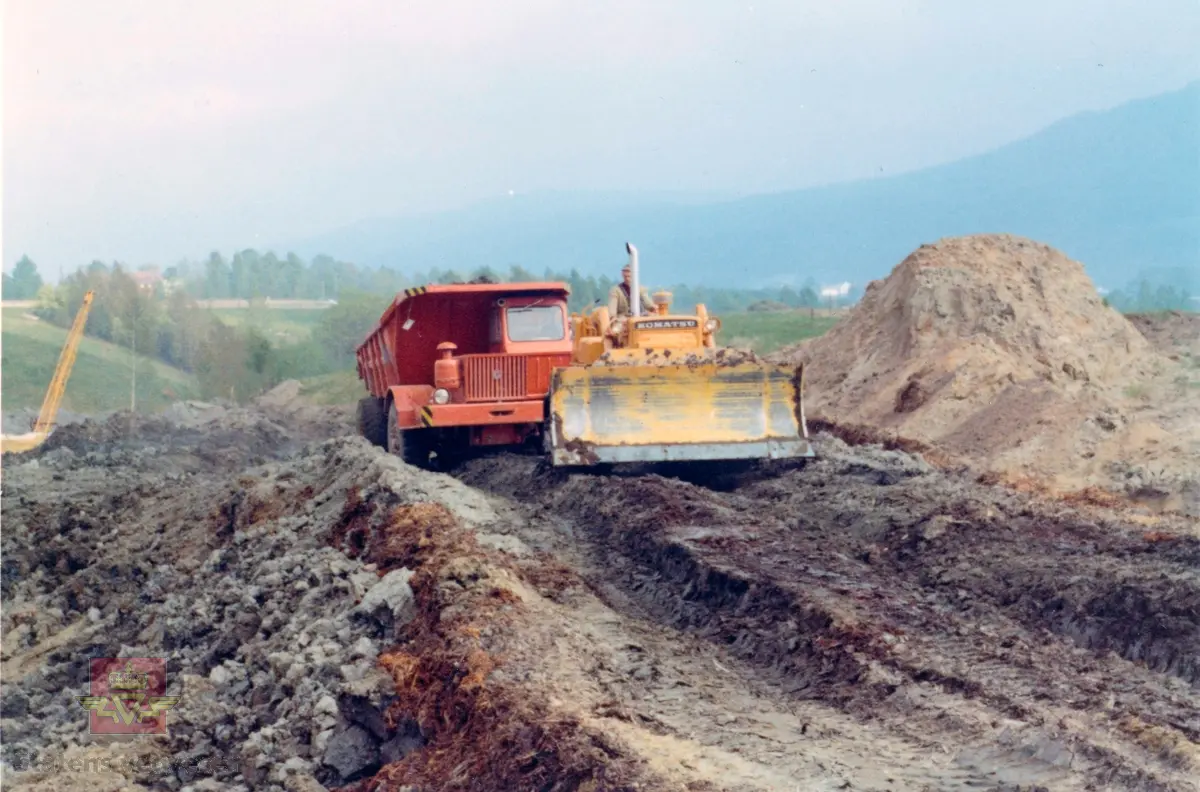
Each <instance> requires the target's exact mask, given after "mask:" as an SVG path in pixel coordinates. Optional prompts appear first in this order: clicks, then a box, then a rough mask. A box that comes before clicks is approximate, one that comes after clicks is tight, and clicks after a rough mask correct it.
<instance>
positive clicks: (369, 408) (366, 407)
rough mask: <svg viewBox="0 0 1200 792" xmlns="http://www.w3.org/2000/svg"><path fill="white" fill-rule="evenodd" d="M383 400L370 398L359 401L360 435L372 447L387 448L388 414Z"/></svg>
mask: <svg viewBox="0 0 1200 792" xmlns="http://www.w3.org/2000/svg"><path fill="white" fill-rule="evenodd" d="M385 404H386V403H385V402H384V400H383V399H376V398H375V397H374V396H368V397H367V398H365V399H359V401H358V433H359V434H360V435H362V436H363V437H365V438H366V439H367V441H368V442H369V443H370V444H371V445H377V446H379V447H380V448H387V431H388V425H387V413H385V412H384V410H386V409H387V408H386V406H385Z"/></svg>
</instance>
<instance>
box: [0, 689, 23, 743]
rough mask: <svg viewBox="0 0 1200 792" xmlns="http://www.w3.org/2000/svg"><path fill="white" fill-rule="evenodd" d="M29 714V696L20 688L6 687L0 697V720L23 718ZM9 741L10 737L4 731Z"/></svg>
mask: <svg viewBox="0 0 1200 792" xmlns="http://www.w3.org/2000/svg"><path fill="white" fill-rule="evenodd" d="M28 712H29V696H28V695H27V694H26V693H25V691H23V690H21V689H20V688H17V687H13V686H12V685H6V686H5V688H4V694H3V695H2V696H0V718H6V719H7V718H23V717H25V715H26V714H27V713H28ZM5 736H6V737H8V739H9V740H11V739H12V737H11V736H10V735H9V734H8V733H7V730H5Z"/></svg>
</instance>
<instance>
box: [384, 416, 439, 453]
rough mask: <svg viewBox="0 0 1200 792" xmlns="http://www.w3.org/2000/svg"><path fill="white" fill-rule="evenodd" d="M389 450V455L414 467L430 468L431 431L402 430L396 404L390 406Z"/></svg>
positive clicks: (388, 417)
mask: <svg viewBox="0 0 1200 792" xmlns="http://www.w3.org/2000/svg"><path fill="white" fill-rule="evenodd" d="M387 450H388V453H389V454H395V455H396V456H398V457H400V458H401V459H403V460H404V461H405V462H407V463H408V464H410V465H412V466H414V467H419V468H428V467H429V452H430V450H431V439H430V436H429V430H428V429H401V428H400V421H399V416H397V414H396V405H395V404H390V405H388V411H387Z"/></svg>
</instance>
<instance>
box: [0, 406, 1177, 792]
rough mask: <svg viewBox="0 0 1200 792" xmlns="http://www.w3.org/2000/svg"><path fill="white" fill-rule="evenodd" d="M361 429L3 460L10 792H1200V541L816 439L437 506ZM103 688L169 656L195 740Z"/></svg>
mask: <svg viewBox="0 0 1200 792" xmlns="http://www.w3.org/2000/svg"><path fill="white" fill-rule="evenodd" d="M350 424H351V420H350V417H349V415H347V414H345V413H341V412H337V413H331V412H329V411H328V410H314V409H313V408H308V407H305V406H304V405H302V404H301V403H299V401H298V399H297V398H296V392H295V389H294V387H291V389H290V390H289V389H288V388H283V389H281V390H278V391H276V392H273V393H272V394H268V396H267V397H265V398H264V399H262V400H261V401H260V402H259V403H258V404H257V405H254V406H252V407H250V408H246V409H237V408H230V407H228V406H222V405H199V404H192V405H181V406H178V407H177V408H175V409H173V411H172V412H171V413H170V414H169V415H166V416H161V417H158V418H154V419H140V420H132V421H131V420H130V419H129V418H128V417H127V416H115V417H112V418H109V419H107V420H106V421H104V422H100V423H89V422H85V423H82V424H78V425H74V426H69V427H63V428H62V429H60V430H59V431H58V432H56V433H55V435H54V437H53V438H52V439H51V441H50V442H48V443H47V444H46V446H45V447H43V448H42V449H39V450H37V451H34V452H31V453H28V454H22V455H17V456H13V457H9V458H7V459H5V461H4V471H3V475H4V480H3V502H2V507H0V508H2V517H3V528H4V531H3V547H2V550H3V567H2V586H3V588H2V594H3V599H4V613H3V625H2V626H3V630H4V635H3V656H2V661H3V669H2V670H3V674H2V680H0V684H2V688H0V704H2V706H0V738H2V741H0V758H2V759H3V763H4V764H3V768H2V769H3V771H4V783H5V785H6V787H8V788H12V789H17V790H46V791H47V792H49V790H60V789H62V790H76V789H78V790H83V789H110V790H119V789H128V790H140V789H169V790H196V791H197V792H199V791H200V790H249V789H270V790H281V789H284V790H305V791H307V792H311V791H312V790H320V789H345V790H355V791H356V792H367V790H372V791H373V790H399V789H411V790H442V789H455V790H509V789H512V790H534V789H537V790H575V789H580V790H607V789H620V790H633V789H639V790H795V789H805V790H808V789H877V790H902V789H938V790H940V789H972V790H979V789H985V790H987V789H995V790H1001V789H1003V790H1016V789H1054V790H1057V789H1133V790H1196V789H1200V538H1197V536H1195V535H1194V526H1193V525H1192V524H1190V523H1189V522H1188V521H1186V520H1185V519H1184V518H1182V517H1177V516H1171V515H1162V514H1152V513H1150V512H1148V511H1147V512H1136V511H1133V510H1132V509H1130V508H1129V507H1127V506H1122V505H1119V504H1116V503H1114V502H1110V501H1108V500H1105V499H1103V498H1101V497H1099V496H1096V497H1093V498H1081V499H1077V500H1076V501H1072V502H1067V501H1064V500H1061V499H1057V500H1056V499H1049V498H1045V497H1041V496H1036V495H1033V494H1028V493H1021V492H1016V491H1014V490H1012V489H1009V488H1002V487H998V486H992V485H988V484H985V483H981V482H980V481H979V480H978V478H977V477H976V476H975V475H974V474H970V473H967V472H965V471H946V470H943V469H938V468H935V467H932V466H931V465H930V464H928V463H927V462H926V461H925V460H924V459H922V458H921V456H919V455H916V454H912V453H907V452H904V451H900V450H888V449H886V448H884V447H882V446H879V445H848V444H847V443H846V442H844V441H843V440H841V439H838V438H837V437H835V436H834V435H833V434H830V433H825V432H823V433H821V434H819V435H818V436H817V438H816V448H817V452H818V455H819V456H818V459H817V460H815V461H811V462H809V463H807V464H801V463H794V464H777V465H745V466H741V467H731V466H721V467H720V468H719V469H717V472H714V469H712V468H703V467H691V466H679V467H676V468H673V469H662V468H660V469H657V470H654V471H650V470H642V469H636V468H631V469H624V470H616V471H603V472H591V473H578V472H574V473H564V472H561V471H556V470H551V469H548V468H546V467H545V466H544V464H543V463H541V462H540V461H539V460H538V459H537V458H534V457H529V456H516V455H496V456H491V457H487V458H480V459H476V460H473V461H470V462H467V463H465V464H463V465H462V466H461V467H460V468H459V469H457V470H455V471H453V472H452V474H440V473H430V472H425V471H420V470H416V469H414V468H412V467H409V466H407V465H405V464H404V463H403V462H401V461H400V460H398V459H396V458H394V457H391V456H388V455H387V454H386V453H384V452H383V451H382V450H380V449H378V448H375V447H372V446H370V445H369V444H368V443H367V442H366V441H365V440H362V439H361V438H357V437H352V436H349V435H350V434H351V432H352V429H351V425H350ZM831 428H833V427H831ZM842 434H843V435H846V433H845V432H843V433H842ZM846 436H848V435H846ZM91 657H163V658H165V659H166V663H167V674H168V682H167V686H168V693H169V694H171V695H179V696H181V700H180V703H179V704H178V705H177V707H176V708H175V709H173V710H172V711H171V713H170V715H169V724H170V733H169V734H168V735H166V736H162V737H153V738H138V739H136V740H131V741H130V740H126V741H122V740H116V739H113V738H108V739H107V740H105V739H103V738H93V737H89V735H88V733H87V720H86V712H85V711H84V710H83V709H82V708H81V707H80V706H79V704H78V702H77V701H76V699H75V698H74V697H76V696H81V695H85V694H87V693H88V659H89V658H91Z"/></svg>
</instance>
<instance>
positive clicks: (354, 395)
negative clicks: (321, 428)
mask: <svg viewBox="0 0 1200 792" xmlns="http://www.w3.org/2000/svg"><path fill="white" fill-rule="evenodd" d="M300 386H301V387H300V395H301V396H303V397H304V399H305V400H306V401H309V402H311V403H313V404H319V405H324V406H332V405H338V404H353V403H354V402H356V401H358V400H359V399H361V398H363V397H364V396H367V395H368V393H367V386H366V384H365V383H364V382H363V381H362V380H360V379H359V378H358V373H357V372H355V371H353V370H351V371H335V372H334V373H332V374H322V375H321V376H319V377H308V378H306V379H302V380H300Z"/></svg>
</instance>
